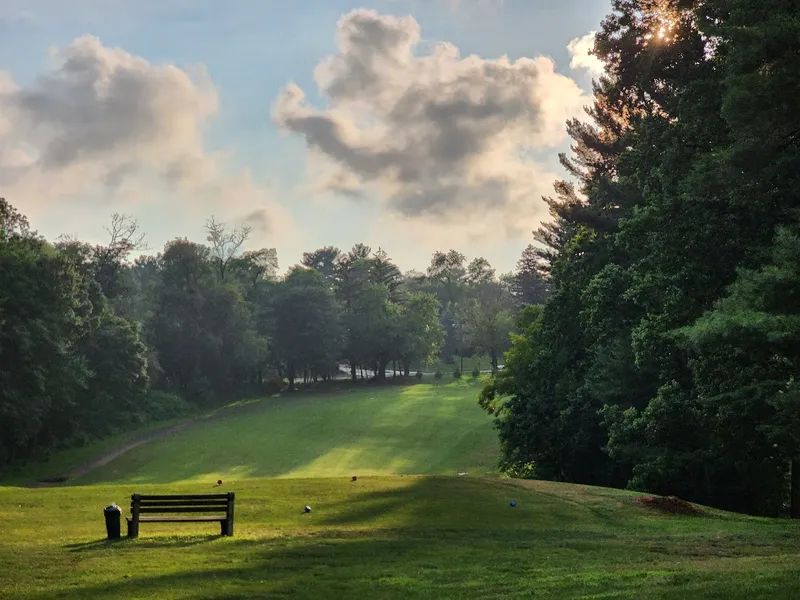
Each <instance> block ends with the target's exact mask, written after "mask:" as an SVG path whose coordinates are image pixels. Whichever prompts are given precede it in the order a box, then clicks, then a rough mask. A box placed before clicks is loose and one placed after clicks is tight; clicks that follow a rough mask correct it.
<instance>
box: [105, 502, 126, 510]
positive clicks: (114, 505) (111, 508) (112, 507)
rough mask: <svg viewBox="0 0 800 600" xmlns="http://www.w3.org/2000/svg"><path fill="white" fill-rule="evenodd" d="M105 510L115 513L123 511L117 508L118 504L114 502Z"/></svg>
mask: <svg viewBox="0 0 800 600" xmlns="http://www.w3.org/2000/svg"><path fill="white" fill-rule="evenodd" d="M103 510H105V511H107V512H113V511H117V512H122V509H121V508H120V507H119V506H117V503H116V502H112V503H111V505H110V506H106V507H105V508H104V509H103Z"/></svg>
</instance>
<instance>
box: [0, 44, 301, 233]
mask: <svg viewBox="0 0 800 600" xmlns="http://www.w3.org/2000/svg"><path fill="white" fill-rule="evenodd" d="M52 58H53V65H52V68H51V69H49V70H48V71H47V72H44V73H42V74H40V75H39V76H38V77H37V78H36V79H35V80H34V81H33V82H32V83H30V84H29V85H25V86H22V87H20V86H16V85H14V83H13V81H11V79H10V78H9V77H8V76H3V75H2V74H0V188H2V190H3V193H4V195H5V196H7V197H8V199H9V200H10V201H11V202H12V203H14V204H16V205H17V206H19V207H20V208H23V209H33V212H36V210H37V208H38V209H40V210H41V209H44V208H45V207H46V206H47V205H51V204H52V203H54V202H57V201H59V200H60V199H63V198H68V197H70V196H76V195H81V196H83V197H86V196H91V197H94V196H97V197H101V198H103V199H104V200H105V202H106V203H107V205H111V204H113V203H114V202H123V203H127V204H135V203H136V200H135V199H136V198H137V197H139V198H140V199H141V198H144V197H147V196H152V195H153V194H161V195H163V197H164V198H167V199H169V201H170V202H173V203H184V204H185V205H186V209H187V211H192V209H193V206H197V207H202V208H203V209H204V210H208V208H210V207H213V206H215V205H217V206H220V207H222V208H223V210H222V211H217V212H218V213H220V212H229V213H231V214H232V215H235V214H237V212H240V213H241V214H245V213H247V212H252V210H254V209H255V208H256V207H262V208H264V207H269V209H270V210H271V211H273V212H274V214H275V219H286V218H287V217H286V213H285V211H283V210H282V209H281V208H280V207H279V206H276V205H275V204H274V203H273V202H272V200H271V198H269V194H268V192H267V191H266V190H264V189H262V188H261V187H259V186H258V185H256V184H255V183H254V182H253V181H252V178H251V176H250V173H249V172H248V171H247V170H243V171H240V172H239V173H235V174H233V175H231V174H229V173H228V172H227V171H226V169H225V165H226V161H225V158H226V157H225V156H224V155H223V154H215V153H211V152H209V151H208V150H207V149H206V148H205V146H204V134H205V129H206V125H207V123H208V121H209V120H210V119H211V118H213V117H214V116H215V115H216V113H217V110H218V97H217V92H216V89H215V88H214V85H213V83H212V82H211V80H210V78H209V76H208V74H207V73H206V71H205V69H204V68H203V67H202V66H196V67H191V68H184V69H182V68H179V67H177V66H175V65H171V64H164V65H156V64H152V63H150V62H148V61H147V60H145V59H143V58H140V57H136V56H133V55H131V54H129V53H128V52H126V51H124V50H122V49H120V48H112V47H108V46H104V45H103V44H102V43H101V42H100V40H99V39H97V38H96V37H93V36H88V35H86V36H82V37H79V38H77V39H75V40H74V41H73V42H72V43H71V44H70V45H69V46H67V47H65V48H62V49H56V50H55V52H54V53H53V57H52ZM104 212H105V211H104ZM282 224H283V225H284V227H285V223H282Z"/></svg>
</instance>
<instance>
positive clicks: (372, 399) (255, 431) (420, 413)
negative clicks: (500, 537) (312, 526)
mask: <svg viewBox="0 0 800 600" xmlns="http://www.w3.org/2000/svg"><path fill="white" fill-rule="evenodd" d="M478 390H479V384H477V383H476V382H473V381H467V380H463V381H458V382H454V381H452V379H451V381H450V382H446V383H422V384H417V385H411V386H386V387H373V386H362V387H358V388H355V389H343V390H339V391H330V392H318V393H297V394H284V395H282V396H278V397H273V398H264V399H261V400H257V401H252V402H247V403H241V404H240V405H238V406H234V407H232V408H229V409H227V410H224V411H219V412H217V413H215V414H214V415H213V416H212V417H209V418H206V419H201V420H199V421H198V422H196V423H194V424H192V425H191V426H189V427H187V428H185V429H183V430H181V431H180V432H177V433H174V434H170V435H168V436H165V437H163V438H161V439H158V440H155V441H152V442H149V443H147V444H145V445H142V446H140V447H138V448H136V449H134V450H131V451H130V452H127V453H126V454H124V455H122V456H120V457H119V458H117V459H115V460H113V461H111V462H110V463H108V464H107V465H104V466H102V467H100V468H98V469H96V470H92V471H90V472H88V473H86V474H85V475H82V476H80V477H77V478H75V479H73V480H70V482H69V483H70V484H87V483H116V482H136V483H168V482H177V481H198V482H209V481H216V480H217V479H223V480H225V481H231V480H241V479H245V478H251V477H338V476H350V475H353V474H358V475H394V474H450V475H455V474H457V473H459V472H466V473H470V474H471V475H488V474H494V473H496V472H497V471H496V465H497V458H498V443H497V436H496V433H495V432H494V430H493V428H492V422H491V418H490V417H489V416H488V415H487V414H486V413H485V412H484V411H482V410H481V409H480V407H479V406H478V405H477V394H478ZM103 450H104V451H105V450H107V449H106V448H103ZM86 454H87V453H86V452H83V453H82V455H83V456H86Z"/></svg>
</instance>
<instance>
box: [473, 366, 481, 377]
mask: <svg viewBox="0 0 800 600" xmlns="http://www.w3.org/2000/svg"><path fill="white" fill-rule="evenodd" d="M480 376H481V370H480V369H479V368H478V367H475V368H474V369H472V378H473V379H477V378H478V377H480Z"/></svg>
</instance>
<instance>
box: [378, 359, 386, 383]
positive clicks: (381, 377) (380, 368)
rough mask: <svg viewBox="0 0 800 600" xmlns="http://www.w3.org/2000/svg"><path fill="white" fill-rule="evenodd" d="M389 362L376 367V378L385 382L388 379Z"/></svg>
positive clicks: (382, 362)
mask: <svg viewBox="0 0 800 600" xmlns="http://www.w3.org/2000/svg"><path fill="white" fill-rule="evenodd" d="M387 362H388V361H384V360H382V361H380V362H379V363H378V364H377V365H376V367H375V369H376V370H375V378H376V379H379V380H381V381H383V380H384V379H386V363H387Z"/></svg>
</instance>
